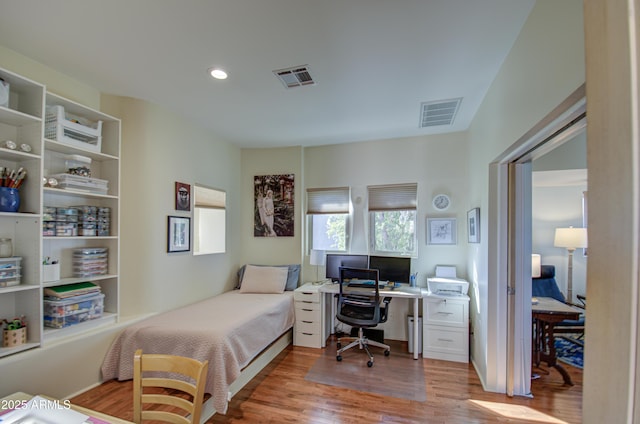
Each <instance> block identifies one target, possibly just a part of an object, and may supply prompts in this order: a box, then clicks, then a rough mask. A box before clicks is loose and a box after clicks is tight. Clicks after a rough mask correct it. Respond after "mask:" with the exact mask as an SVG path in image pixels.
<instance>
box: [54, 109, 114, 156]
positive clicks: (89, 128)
mask: <svg viewBox="0 0 640 424" xmlns="http://www.w3.org/2000/svg"><path fill="white" fill-rule="evenodd" d="M44 136H45V138H48V139H50V140H56V141H59V142H61V143H64V144H68V145H71V146H74V147H79V148H81V149H85V150H90V151H92V152H100V149H101V147H102V146H101V145H102V121H97V122H92V121H90V120H88V119H86V118H83V117H81V116H74V115H72V114H70V113H65V110H64V106H59V105H53V106H47V114H46V119H45V127H44Z"/></svg>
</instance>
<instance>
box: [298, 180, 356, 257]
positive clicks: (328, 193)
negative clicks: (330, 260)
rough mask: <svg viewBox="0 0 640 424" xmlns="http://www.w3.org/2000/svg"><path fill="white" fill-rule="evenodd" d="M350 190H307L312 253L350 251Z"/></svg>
mask: <svg viewBox="0 0 640 424" xmlns="http://www.w3.org/2000/svg"><path fill="white" fill-rule="evenodd" d="M349 199H350V193H349V187H338V188H317V189H308V190H307V225H308V229H307V231H308V235H309V250H312V249H317V250H325V251H347V248H348V246H347V227H348V222H349V220H348V217H349Z"/></svg>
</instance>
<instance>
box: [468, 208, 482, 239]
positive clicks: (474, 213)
mask: <svg viewBox="0 0 640 424" xmlns="http://www.w3.org/2000/svg"><path fill="white" fill-rule="evenodd" d="M467 231H468V235H469V243H480V208H473V209H471V210H470V211H469V212H467Z"/></svg>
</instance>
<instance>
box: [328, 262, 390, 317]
mask: <svg viewBox="0 0 640 424" xmlns="http://www.w3.org/2000/svg"><path fill="white" fill-rule="evenodd" d="M378 275H379V274H378V270H377V269H364V268H349V267H340V281H339V283H338V284H340V294H339V296H338V313H337V314H336V318H338V320H339V321H342V322H344V323H345V324H349V325H351V326H354V327H375V326H376V325H378V324H379V323H380V289H379V287H378V283H379V278H378Z"/></svg>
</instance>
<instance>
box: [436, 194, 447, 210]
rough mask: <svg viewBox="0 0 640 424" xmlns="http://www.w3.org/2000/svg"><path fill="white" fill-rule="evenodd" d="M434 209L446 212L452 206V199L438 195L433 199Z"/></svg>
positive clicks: (444, 195)
mask: <svg viewBox="0 0 640 424" xmlns="http://www.w3.org/2000/svg"><path fill="white" fill-rule="evenodd" d="M432 203H433V207H434V208H436V209H437V210H439V211H443V210H446V209H447V208H448V207H449V205H451V199H449V196H447V195H446V194H436V195H435V196H434V197H433V201H432Z"/></svg>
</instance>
